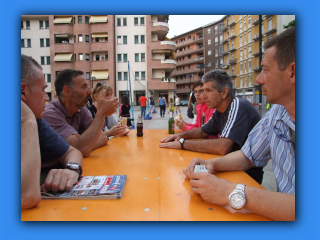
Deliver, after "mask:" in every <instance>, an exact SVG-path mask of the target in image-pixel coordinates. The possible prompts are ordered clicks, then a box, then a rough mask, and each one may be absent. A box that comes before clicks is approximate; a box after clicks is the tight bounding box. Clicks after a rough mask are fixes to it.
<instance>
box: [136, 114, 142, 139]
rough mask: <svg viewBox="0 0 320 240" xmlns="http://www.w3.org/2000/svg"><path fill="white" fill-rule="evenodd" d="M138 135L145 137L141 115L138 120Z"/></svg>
mask: <svg viewBox="0 0 320 240" xmlns="http://www.w3.org/2000/svg"><path fill="white" fill-rule="evenodd" d="M137 136H138V137H143V122H142V118H141V116H140V115H138V122H137Z"/></svg>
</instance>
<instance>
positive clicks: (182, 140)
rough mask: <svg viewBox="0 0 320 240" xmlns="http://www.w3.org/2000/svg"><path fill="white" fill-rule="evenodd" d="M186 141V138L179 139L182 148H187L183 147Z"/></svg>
mask: <svg viewBox="0 0 320 240" xmlns="http://www.w3.org/2000/svg"><path fill="white" fill-rule="evenodd" d="M184 141H185V139H184V138H180V139H179V142H180V144H181V148H182V149H185V148H184V147H183V144H184Z"/></svg>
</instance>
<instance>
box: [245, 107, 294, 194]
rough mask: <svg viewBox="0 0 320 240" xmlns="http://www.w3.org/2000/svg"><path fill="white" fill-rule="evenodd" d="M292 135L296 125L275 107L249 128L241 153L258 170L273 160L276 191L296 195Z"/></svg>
mask: <svg viewBox="0 0 320 240" xmlns="http://www.w3.org/2000/svg"><path fill="white" fill-rule="evenodd" d="M290 129H291V131H290ZM291 132H292V133H294V132H295V123H294V122H293V120H292V119H291V118H290V115H289V113H288V112H287V111H286V109H285V107H284V106H281V105H276V104H275V105H273V106H272V108H271V109H270V110H269V111H268V112H267V114H266V115H265V116H264V117H263V118H262V119H261V121H260V122H259V123H258V124H257V125H256V126H255V127H254V129H252V131H251V132H250V134H249V136H248V139H247V141H246V143H245V144H244V145H243V147H242V149H241V151H242V152H243V153H244V155H246V156H247V158H249V159H250V160H251V161H252V162H253V163H254V165H255V166H259V167H264V166H266V165H267V163H268V160H269V159H270V158H272V168H273V171H274V174H275V177H276V181H277V191H278V192H283V193H290V194H295V149H294V144H293V143H292V142H291Z"/></svg>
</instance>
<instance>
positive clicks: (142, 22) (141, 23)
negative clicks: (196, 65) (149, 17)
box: [140, 17, 144, 25]
mask: <svg viewBox="0 0 320 240" xmlns="http://www.w3.org/2000/svg"><path fill="white" fill-rule="evenodd" d="M140 25H144V17H141V18H140Z"/></svg>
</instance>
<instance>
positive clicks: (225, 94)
mask: <svg viewBox="0 0 320 240" xmlns="http://www.w3.org/2000/svg"><path fill="white" fill-rule="evenodd" d="M202 82H203V87H202V89H203V90H204V92H203V94H202V95H203V99H204V101H205V103H206V104H207V106H208V108H209V109H212V108H215V109H216V111H215V112H214V113H213V115H212V117H211V118H210V119H209V120H208V121H207V122H206V124H204V125H202V126H201V127H199V128H195V129H191V130H190V131H186V132H183V133H179V134H175V135H173V136H169V137H167V138H164V139H162V140H161V142H162V143H161V144H160V147H165V148H178V149H181V148H182V149H187V150H191V151H196V152H205V153H214V154H221V155H225V154H227V153H230V152H233V151H237V150H240V149H241V147H242V146H243V144H244V143H245V141H246V139H247V136H248V134H249V132H250V131H251V130H252V128H253V127H254V126H255V125H256V124H257V123H258V122H259V121H260V119H261V117H260V115H259V112H258V111H257V110H256V109H255V108H254V106H253V105H252V104H251V103H250V102H249V101H248V100H246V99H244V98H242V97H236V96H235V95H234V92H233V88H232V82H231V80H230V77H229V75H228V74H227V73H226V72H225V71H224V70H221V69H215V70H211V71H209V72H207V73H206V74H205V75H204V76H203V77H202ZM219 134H220V138H217V139H212V138H211V139H205V140H195V139H199V138H207V137H208V136H209V135H213V136H217V135H219ZM171 141H172V142H171ZM246 172H247V173H248V174H249V175H250V176H251V177H252V178H253V179H254V180H256V181H257V182H258V183H260V184H261V182H262V177H263V171H262V168H261V167H253V168H251V169H248V170H247V171H246Z"/></svg>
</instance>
